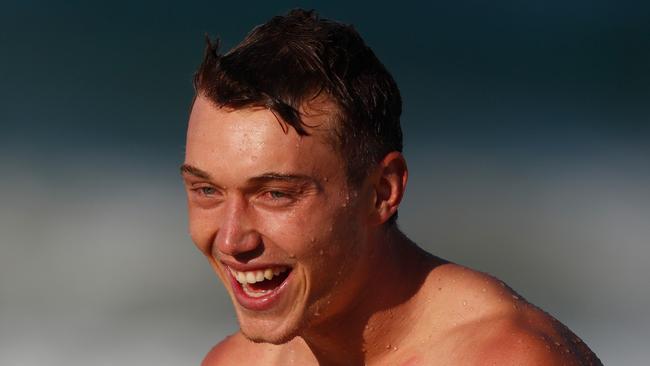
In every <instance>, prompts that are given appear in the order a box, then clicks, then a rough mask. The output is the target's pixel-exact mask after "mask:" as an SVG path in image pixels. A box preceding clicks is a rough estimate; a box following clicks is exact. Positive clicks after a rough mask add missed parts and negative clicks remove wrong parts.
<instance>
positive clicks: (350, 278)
mask: <svg viewBox="0 0 650 366" xmlns="http://www.w3.org/2000/svg"><path fill="white" fill-rule="evenodd" d="M332 108H334V107H332V104H331V103H329V102H328V100H327V99H323V98H321V100H318V101H314V102H313V105H306V106H304V108H303V110H302V112H303V114H304V116H303V119H304V120H305V123H306V125H309V126H314V127H310V131H309V132H310V135H309V136H299V135H298V134H297V133H296V132H295V131H294V130H293V129H291V128H286V127H287V126H286V125H283V122H282V121H279V120H278V118H277V117H276V116H275V115H274V114H273V113H272V112H270V111H269V110H267V109H264V108H245V109H240V110H233V109H229V108H225V107H220V106H217V105H215V104H213V103H212V102H210V101H209V100H207V99H206V98H203V97H202V96H200V95H199V96H198V98H197V99H196V101H195V104H194V106H193V110H192V114H191V117H190V123H189V128H188V137H187V149H186V151H187V152H186V158H185V163H184V165H183V168H182V174H183V178H184V181H185V185H186V189H187V193H188V207H189V217H190V233H191V236H192V239H193V241H194V242H195V244H196V245H197V247H198V248H199V250H201V251H202V252H203V253H204V254H205V256H206V258H207V259H208V261H209V262H210V264H211V266H212V267H213V269H214V271H215V273H216V274H217V275H218V276H219V277H220V278H221V279H222V281H223V282H224V285H225V287H226V289H227V291H228V293H229V294H230V295H231V297H232V300H233V305H234V307H235V311H236V313H237V316H238V319H239V322H240V331H239V332H237V333H235V334H233V335H231V336H230V337H228V338H226V339H225V340H223V341H221V342H220V343H219V344H217V345H216V346H215V347H214V348H213V349H212V350H211V351H210V352H209V353H208V354H207V356H206V357H205V359H204V361H203V363H202V365H203V366H213V365H219V366H227V365H236V366H241V365H256V366H257V365H402V366H416V365H454V366H457V365H506V366H507V365H600V364H601V362H600V361H599V360H598V358H597V357H596V356H595V355H594V354H593V353H592V352H591V350H590V349H589V348H588V347H587V346H586V345H585V344H584V343H583V342H582V341H581V340H580V339H579V338H578V337H577V336H576V335H574V334H573V333H572V332H571V331H570V330H569V329H568V328H566V327H565V326H564V325H562V324H561V323H560V322H558V321H557V320H555V319H554V318H552V317H551V316H550V315H548V314H546V313H544V312H543V311H541V310H540V309H538V308H536V307H535V306H533V305H531V304H529V303H528V302H526V300H525V299H523V298H522V297H521V296H519V295H518V294H517V293H515V292H514V291H513V290H512V289H510V288H509V287H508V286H506V285H505V284H504V283H503V282H501V281H499V280H498V279H496V278H494V277H492V276H489V275H487V274H484V273H480V272H477V271H474V270H471V269H469V268H466V267H463V266H460V265H457V264H454V263H450V262H447V261H445V260H443V259H440V258H438V257H436V256H434V255H431V254H429V253H427V252H425V251H424V250H422V249H420V248H419V247H418V246H417V245H416V244H415V243H413V242H412V241H410V240H409V239H408V238H407V237H406V236H405V235H404V234H402V233H401V232H400V231H399V229H398V228H397V226H395V225H390V224H388V223H387V222H388V221H389V218H390V217H391V216H392V215H393V214H395V212H396V211H397V208H398V206H399V203H400V201H401V199H402V197H403V195H404V191H405V188H406V183H407V177H408V169H407V166H406V162H405V160H404V157H403V156H402V154H401V153H399V152H391V153H389V154H387V155H386V156H385V157H384V159H382V160H381V161H380V162H379V163H378V164H377V165H376V167H375V168H374V169H373V170H372V171H371V172H370V174H369V175H368V176H367V178H366V180H365V181H364V182H363V183H362V184H361V186H360V187H359V186H354V187H353V186H351V185H350V184H349V183H348V181H347V176H346V173H345V164H344V161H343V158H342V157H341V155H340V154H339V153H338V152H337V150H336V147H335V146H333V144H332V139H331V131H332V128H333V126H332V123H333V122H332V119H331V118H329V116H330V115H331V114H332ZM263 265H268V266H271V265H273V266H280V265H281V266H286V267H288V268H290V270H291V276H290V277H289V278H288V280H287V281H288V282H287V284H286V287H285V288H284V289H283V292H282V293H281V296H280V298H279V300H278V301H277V302H276V303H274V306H273V307H271V308H269V309H265V310H263V311H255V310H251V309H247V308H246V307H245V306H243V305H242V303H241V302H240V301H239V300H238V297H237V295H236V294H235V290H234V287H233V286H236V285H235V282H233V281H232V279H231V278H230V277H229V276H231V271H232V268H235V269H238V270H246V269H247V268H253V267H254V266H258V267H259V266H263ZM258 267H255V268H258Z"/></svg>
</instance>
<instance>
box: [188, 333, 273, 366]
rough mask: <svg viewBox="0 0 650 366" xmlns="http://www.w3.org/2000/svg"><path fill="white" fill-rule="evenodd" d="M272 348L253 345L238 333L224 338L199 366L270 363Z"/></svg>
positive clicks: (268, 345)
mask: <svg viewBox="0 0 650 366" xmlns="http://www.w3.org/2000/svg"><path fill="white" fill-rule="evenodd" d="M274 347H276V346H273V345H270V344H265V343H254V342H251V341H249V340H248V339H246V337H244V336H243V335H242V334H241V333H240V332H237V333H235V334H233V335H230V336H228V337H226V338H225V339H224V340H222V341H221V342H219V343H218V344H217V345H216V346H214V347H213V348H212V349H211V350H210V352H208V354H207V355H206V356H205V358H204V359H203V362H202V363H201V366H216V365H219V366H229V365H249V364H250V365H252V364H259V362H265V361H266V362H267V363H270V362H269V361H272V358H273V354H274V352H273V351H274Z"/></svg>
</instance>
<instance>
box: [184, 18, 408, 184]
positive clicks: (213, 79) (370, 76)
mask: <svg viewBox="0 0 650 366" xmlns="http://www.w3.org/2000/svg"><path fill="white" fill-rule="evenodd" d="M194 88H195V90H196V92H197V94H200V95H202V96H205V97H207V98H208V99H210V100H211V101H212V102H214V103H216V104H217V105H219V106H225V107H231V108H245V107H266V108H269V109H270V110H271V111H272V112H273V113H274V114H275V115H276V116H278V117H279V118H281V120H282V121H284V122H285V123H286V124H288V125H290V126H291V127H293V128H294V129H295V130H296V132H297V133H298V134H300V135H308V134H309V132H308V131H307V129H306V127H309V126H307V125H305V124H304V123H303V121H302V119H301V116H300V113H299V111H300V108H301V106H304V105H305V103H308V102H310V101H312V100H314V99H315V98H316V97H318V96H321V95H324V96H326V97H327V99H328V100H329V101H331V102H333V103H334V105H335V106H336V107H337V112H336V113H335V116H334V117H335V121H334V122H335V123H334V125H335V126H336V127H335V130H334V131H333V133H334V135H333V136H332V137H334V140H333V141H334V142H335V144H337V145H338V146H335V147H336V150H337V151H340V153H341V156H342V158H343V160H344V161H345V162H346V165H347V166H346V171H347V177H348V181H349V182H350V183H351V184H352V185H355V186H358V185H359V184H361V182H363V180H364V178H365V177H366V176H367V174H368V173H369V172H370V169H371V168H372V167H374V166H375V164H376V163H378V162H379V161H380V160H381V159H382V158H383V157H384V156H386V154H388V153H389V152H391V151H402V129H401V126H400V115H401V112H402V99H401V96H400V93H399V89H398V88H397V84H396V83H395V81H394V80H393V78H392V76H391V75H390V74H389V73H388V71H387V70H386V68H385V67H384V66H383V65H382V63H381V62H380V61H379V60H378V59H377V57H376V56H375V54H374V52H373V51H372V50H371V49H370V48H369V47H368V46H367V45H366V44H365V42H364V41H363V39H361V36H359V34H358V33H357V32H356V31H355V30H354V28H353V27H352V26H350V25H345V24H341V23H338V22H334V21H331V20H326V19H321V18H320V17H319V16H318V15H317V14H316V13H315V12H314V11H306V10H302V9H296V10H292V11H290V12H289V13H288V14H287V15H286V16H276V17H273V18H272V19H271V20H270V21H268V22H267V23H265V24H262V25H260V26H258V27H256V28H255V29H253V30H252V31H251V32H250V33H249V34H248V36H246V38H245V39H244V40H243V41H242V42H241V43H240V44H239V45H237V46H235V47H234V48H233V49H232V50H230V51H229V52H227V53H226V54H224V55H221V54H219V41H218V40H217V41H216V42H214V43H213V42H211V41H210V40H209V39H207V45H206V50H205V55H204V59H203V62H202V63H201V66H200V67H199V69H198V71H197V72H196V74H195V76H194Z"/></svg>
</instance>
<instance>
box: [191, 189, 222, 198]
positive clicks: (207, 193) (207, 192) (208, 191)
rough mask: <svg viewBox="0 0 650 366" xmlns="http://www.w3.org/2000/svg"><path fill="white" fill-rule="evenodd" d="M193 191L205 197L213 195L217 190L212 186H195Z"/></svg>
mask: <svg viewBox="0 0 650 366" xmlns="http://www.w3.org/2000/svg"><path fill="white" fill-rule="evenodd" d="M194 191H195V192H196V193H198V194H200V195H201V196H206V197H210V196H214V195H215V194H216V193H217V190H216V189H215V188H214V187H198V188H195V189H194Z"/></svg>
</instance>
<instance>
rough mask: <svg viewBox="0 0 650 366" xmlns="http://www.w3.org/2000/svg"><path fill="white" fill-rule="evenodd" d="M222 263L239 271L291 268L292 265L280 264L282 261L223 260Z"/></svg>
mask: <svg viewBox="0 0 650 366" xmlns="http://www.w3.org/2000/svg"><path fill="white" fill-rule="evenodd" d="M221 263H223V264H224V265H225V266H226V267H228V268H231V269H234V270H235V271H238V272H249V271H258V270H265V269H267V268H276V267H288V268H291V266H290V265H288V264H280V263H247V264H243V263H237V262H230V261H225V260H222V261H221Z"/></svg>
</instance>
